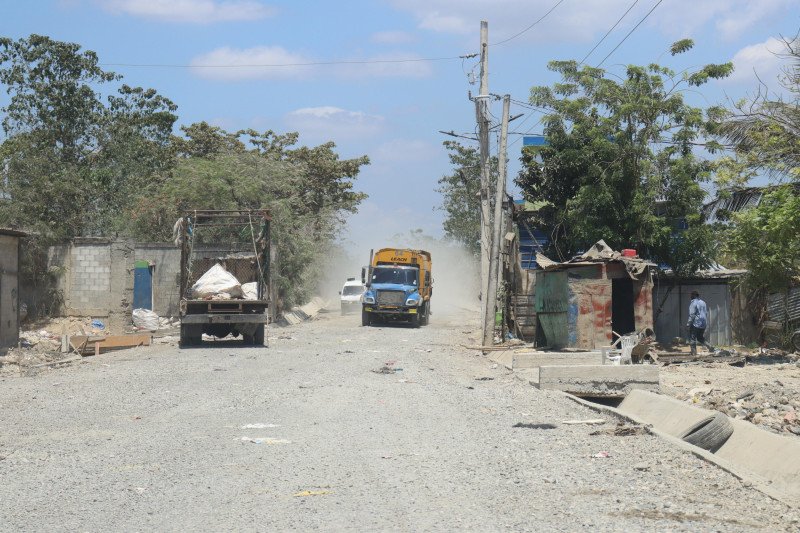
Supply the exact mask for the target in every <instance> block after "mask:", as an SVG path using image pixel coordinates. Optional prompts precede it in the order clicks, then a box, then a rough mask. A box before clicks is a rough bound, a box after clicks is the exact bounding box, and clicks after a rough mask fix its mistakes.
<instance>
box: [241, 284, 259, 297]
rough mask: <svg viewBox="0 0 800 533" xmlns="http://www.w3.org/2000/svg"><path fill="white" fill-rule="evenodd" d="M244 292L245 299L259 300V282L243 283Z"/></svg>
mask: <svg viewBox="0 0 800 533" xmlns="http://www.w3.org/2000/svg"><path fill="white" fill-rule="evenodd" d="M242 293H243V294H244V299H245V300H258V282H257V281H251V282H250V283H244V284H243V285H242Z"/></svg>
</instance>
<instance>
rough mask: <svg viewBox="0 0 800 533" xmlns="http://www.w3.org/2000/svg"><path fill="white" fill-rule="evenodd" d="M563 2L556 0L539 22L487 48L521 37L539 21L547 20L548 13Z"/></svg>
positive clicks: (562, 0)
mask: <svg viewBox="0 0 800 533" xmlns="http://www.w3.org/2000/svg"><path fill="white" fill-rule="evenodd" d="M563 2H564V0H558V2H556V3H555V5H553V7H551V8H550V10H549V11H547V13H545V14H544V15H542V16H541V17H540V18H539V20H537V21H536V22H534V23H533V24H531V25H530V26H528V27H527V28H525V29H524V30H522V31H521V32H519V33H516V34H514V35H512V36H511V37H509V38H508V39H504V40H502V41H498V42H496V43H491V44H490V45H489V46H497V45H498V44H505V43H507V42H508V41H511V40H514V39H516V38H517V37H519V36H520V35H522V34H523V33H525V32H527V31H528V30H530V29H531V28H533V27H534V26H536V25H537V24H539V23H540V22H541V21H543V20H544V19H546V18H547V15H549V14H550V13H552V12H553V11H555V9H556V8H557V7H558V6H560V5H561V4H562V3H563Z"/></svg>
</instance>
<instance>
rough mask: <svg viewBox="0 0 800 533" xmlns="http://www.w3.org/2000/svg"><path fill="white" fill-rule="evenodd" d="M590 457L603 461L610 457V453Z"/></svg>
mask: <svg viewBox="0 0 800 533" xmlns="http://www.w3.org/2000/svg"><path fill="white" fill-rule="evenodd" d="M592 457H594V458H597V459H605V458H608V457H611V452H606V451H602V452H597V453H596V454H594V455H592Z"/></svg>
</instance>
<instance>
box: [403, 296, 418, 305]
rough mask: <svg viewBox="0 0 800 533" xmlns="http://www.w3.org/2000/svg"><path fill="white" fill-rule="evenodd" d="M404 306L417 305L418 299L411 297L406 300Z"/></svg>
mask: <svg viewBox="0 0 800 533" xmlns="http://www.w3.org/2000/svg"><path fill="white" fill-rule="evenodd" d="M406 305H419V298H417V297H416V296H411V297H410V298H409V299H408V300H406Z"/></svg>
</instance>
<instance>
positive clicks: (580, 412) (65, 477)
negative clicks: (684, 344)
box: [0, 314, 800, 531]
mask: <svg viewBox="0 0 800 533" xmlns="http://www.w3.org/2000/svg"><path fill="white" fill-rule="evenodd" d="M359 320H360V317H355V316H348V317H339V316H338V315H334V314H328V315H323V316H322V317H321V318H320V319H319V320H316V321H314V322H309V323H304V324H300V325H298V326H293V327H287V328H274V329H271V330H270V332H269V336H270V339H271V340H270V347H269V348H264V349H256V348H241V347H234V346H227V345H217V346H214V347H212V348H198V349H191V350H179V349H178V348H177V347H170V346H166V347H164V346H162V347H151V348H147V349H138V350H128V351H124V352H117V353H114V354H107V355H101V356H99V357H96V358H88V362H86V363H84V364H82V365H80V366H77V367H72V368H66V369H59V370H53V371H47V372H44V373H41V374H39V375H37V376H33V377H4V378H2V380H1V381H0V412H1V413H2V414H1V415H0V417H1V418H0V479H2V483H0V529H2V530H4V531H30V530H80V531H101V530H102V531H109V530H119V531H135V530H139V531H141V530H157V531H179V530H180V531H185V530H203V531H211V530H216V531H219V530H260V531H285V530H333V531H341V530H351V531H375V530H403V531H448V530H468V531H576V530H593V531H621V530H625V531H654V530H658V531H664V530H670V531H683V530H690V531H747V530H764V531H775V530H794V529H795V528H796V527H797V525H798V523H800V522H798V518H799V517H800V515H798V513H797V511H794V510H791V509H788V508H787V507H786V506H784V505H783V504H780V503H777V502H775V501H772V500H770V499H769V498H768V497H766V496H764V495H763V494H761V493H760V492H757V491H755V490H753V489H751V488H748V487H746V486H745V485H744V484H743V483H742V482H740V481H738V480H737V479H735V478H734V477H732V476H731V475H729V474H727V473H725V472H723V471H721V470H719V469H718V468H716V467H715V466H713V465H710V464H707V463H705V462H703V461H701V460H699V459H697V458H695V457H694V456H692V455H691V454H688V453H683V452H680V451H678V450H675V449H673V448H671V447H670V446H669V445H667V444H666V443H665V442H662V441H661V440H659V439H658V438H656V437H653V436H650V435H647V434H643V435H641V434H640V435H635V436H627V437H618V436H613V435H610V434H600V435H594V436H593V435H590V433H592V432H596V431H598V429H600V430H603V429H607V428H613V422H611V421H609V423H608V424H606V425H605V426H599V427H597V426H593V427H589V426H586V425H564V424H562V423H561V422H562V421H564V420H567V419H591V418H597V416H598V415H597V413H595V412H592V411H590V410H587V409H586V408H584V407H582V406H579V405H577V404H575V403H574V402H571V401H569V400H567V399H565V398H564V397H562V396H559V395H556V394H551V393H544V392H540V391H537V390H536V389H534V388H532V387H530V386H529V385H527V384H525V383H523V382H522V381H520V380H518V379H516V378H515V377H514V376H513V375H512V374H510V373H508V372H507V371H506V370H505V369H503V368H497V367H496V365H492V364H491V363H490V362H489V361H487V360H486V359H485V358H483V357H476V356H475V355H474V353H473V352H469V351H467V350H464V349H462V348H459V347H458V344H459V343H466V342H467V338H466V337H467V335H466V333H465V332H468V331H470V330H471V329H473V328H474V326H475V324H470V323H465V322H464V320H463V319H455V318H451V319H449V320H448V319H447V318H446V317H439V316H437V315H434V316H433V317H432V323H431V325H430V326H428V327H424V328H421V329H416V330H414V329H407V328H403V327H373V328H362V327H360V326H359V325H358V324H359ZM383 367H387V368H389V369H391V370H384V372H387V373H379V372H375V371H377V370H379V369H381V368H383ZM401 369H402V370H401ZM518 423H523V424H535V425H536V424H545V425H544V426H542V425H539V426H538V428H526V427H516V428H515V427H513V426H514V425H515V424H518ZM548 425H552V426H554V427H550V426H548ZM601 452H608V453H607V454H605V453H601ZM596 455H597V457H593V456H596ZM605 455H608V456H607V457H604V456H605Z"/></svg>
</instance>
